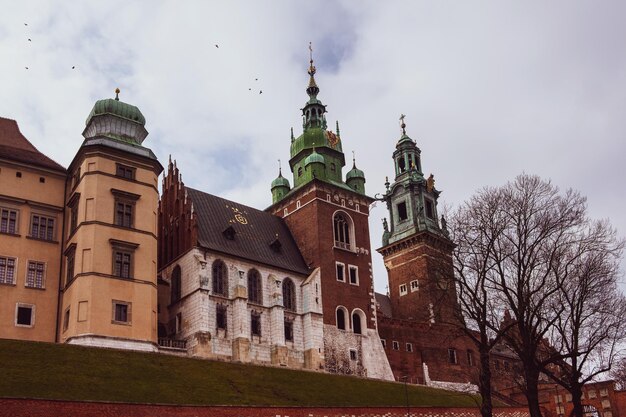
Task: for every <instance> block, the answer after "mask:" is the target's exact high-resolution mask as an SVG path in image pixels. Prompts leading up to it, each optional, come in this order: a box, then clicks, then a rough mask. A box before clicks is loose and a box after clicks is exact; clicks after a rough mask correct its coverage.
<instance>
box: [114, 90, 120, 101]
mask: <svg viewBox="0 0 626 417" xmlns="http://www.w3.org/2000/svg"><path fill="white" fill-rule="evenodd" d="M115 99H116V100H117V101H120V89H119V88H116V89H115Z"/></svg>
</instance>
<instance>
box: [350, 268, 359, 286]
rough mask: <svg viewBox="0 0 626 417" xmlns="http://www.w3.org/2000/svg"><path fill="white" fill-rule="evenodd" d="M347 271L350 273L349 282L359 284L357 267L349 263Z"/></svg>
mask: <svg viewBox="0 0 626 417" xmlns="http://www.w3.org/2000/svg"><path fill="white" fill-rule="evenodd" d="M348 273H349V275H350V284H352V285H359V268H357V267H356V266H352V265H350V266H349V268H348Z"/></svg>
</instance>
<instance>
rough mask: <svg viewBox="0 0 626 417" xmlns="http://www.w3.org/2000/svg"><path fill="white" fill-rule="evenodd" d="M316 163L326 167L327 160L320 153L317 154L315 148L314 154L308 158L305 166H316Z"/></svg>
mask: <svg viewBox="0 0 626 417" xmlns="http://www.w3.org/2000/svg"><path fill="white" fill-rule="evenodd" d="M316 163H317V164H322V165H326V160H324V157H323V156H322V155H320V154H319V153H317V151H316V150H315V148H313V153H311V155H309V156H307V157H306V159H305V160H304V166H305V167H306V166H307V165H310V164H316Z"/></svg>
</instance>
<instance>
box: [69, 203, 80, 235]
mask: <svg viewBox="0 0 626 417" xmlns="http://www.w3.org/2000/svg"><path fill="white" fill-rule="evenodd" d="M76 227H78V200H76V202H75V203H74V205H73V206H72V207H70V233H72V232H73V231H74V230H76Z"/></svg>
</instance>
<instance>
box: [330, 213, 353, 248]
mask: <svg viewBox="0 0 626 417" xmlns="http://www.w3.org/2000/svg"><path fill="white" fill-rule="evenodd" d="M333 231H334V236H335V247H338V248H341V249H348V250H352V242H351V240H352V237H351V234H352V221H351V219H350V217H349V216H348V215H347V214H345V213H341V212H339V213H337V214H335V216H334V217H333Z"/></svg>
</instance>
